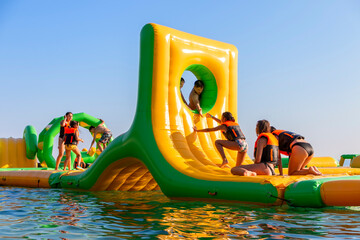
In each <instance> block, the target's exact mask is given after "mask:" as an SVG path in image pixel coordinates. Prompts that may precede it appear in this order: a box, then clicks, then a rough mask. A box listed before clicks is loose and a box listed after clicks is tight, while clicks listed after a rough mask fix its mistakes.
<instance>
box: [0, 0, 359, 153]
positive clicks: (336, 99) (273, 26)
mask: <svg viewBox="0 0 360 240" xmlns="http://www.w3.org/2000/svg"><path fill="white" fill-rule="evenodd" d="M149 22H154V23H158V24H161V25H165V26H168V27H172V28H175V29H178V30H181V31H184V32H189V33H192V34H196V35H200V36H203V37H207V38H211V39H215V40H218V41H223V42H227V43H231V44H233V45H235V46H236V47H237V48H238V50H239V56H238V57H239V67H238V70H239V79H238V81H239V89H238V91H239V95H238V109H239V119H238V122H239V123H240V125H241V127H242V129H243V131H244V133H245V135H246V136H247V139H248V142H249V144H250V146H251V151H252V149H253V147H252V146H253V144H254V141H255V139H256V136H255V130H254V129H255V125H256V121H257V120H259V119H268V120H269V121H270V122H271V123H272V125H274V126H276V127H278V128H279V129H286V130H292V131H295V132H298V133H300V134H302V135H304V136H305V137H306V138H307V139H308V141H309V142H310V143H312V145H313V146H314V148H315V152H316V155H317V156H332V157H335V158H337V159H338V158H339V156H340V155H341V154H342V153H360V127H359V122H360V120H359V119H360V111H359V108H360V27H359V25H360V2H359V1H343V0H338V1H333V0H326V1H325V0H320V1H250V0H249V1H111V0H106V1H68V0H65V1H46V0H33V1H26V0H21V1H17V0H1V1H0V83H1V88H0V109H1V116H2V117H1V120H0V137H2V138H4V137H5V138H7V137H21V136H22V132H23V129H24V127H25V126H26V125H29V124H30V125H33V126H34V127H35V128H36V129H37V131H38V132H40V131H41V130H42V129H43V128H44V127H45V126H46V125H47V124H48V123H49V122H50V121H51V119H52V118H54V117H58V116H61V115H63V114H64V113H65V112H67V111H72V112H74V113H76V112H86V113H88V114H90V115H93V116H96V117H101V118H103V119H104V120H105V121H106V123H107V125H108V126H109V127H110V128H111V130H112V131H113V133H114V135H116V136H117V135H120V134H121V133H123V132H125V131H127V129H128V128H129V127H130V124H131V123H132V121H133V117H134V113H135V107H136V101H137V86H138V66H139V34H140V30H141V28H142V26H143V25H145V24H146V23H149ZM185 76H187V75H185ZM189 79H190V78H189ZM185 95H187V93H185ZM82 134H83V135H87V134H88V133H87V132H86V131H85V130H83V132H82ZM85 138H87V137H85ZM87 145H88V143H87V144H86V146H87ZM250 156H252V153H250Z"/></svg>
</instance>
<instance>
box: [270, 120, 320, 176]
mask: <svg viewBox="0 0 360 240" xmlns="http://www.w3.org/2000/svg"><path fill="white" fill-rule="evenodd" d="M271 132H272V134H274V135H275V136H276V137H277V138H278V140H279V148H280V153H281V154H284V155H287V156H289V168H288V174H289V175H306V174H313V175H322V173H321V172H320V171H319V169H317V167H315V166H311V167H309V168H305V166H306V165H307V164H308V163H309V162H310V161H311V159H312V158H313V156H314V149H313V147H312V146H311V145H310V143H308V142H307V141H305V138H304V137H303V136H301V135H299V134H296V133H293V132H290V131H285V130H277V129H276V128H275V127H271Z"/></svg>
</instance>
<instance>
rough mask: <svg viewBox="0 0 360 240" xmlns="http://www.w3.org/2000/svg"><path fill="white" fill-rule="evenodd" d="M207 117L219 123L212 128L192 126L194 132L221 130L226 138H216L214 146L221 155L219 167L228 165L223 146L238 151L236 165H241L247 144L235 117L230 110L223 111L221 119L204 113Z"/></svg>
mask: <svg viewBox="0 0 360 240" xmlns="http://www.w3.org/2000/svg"><path fill="white" fill-rule="evenodd" d="M206 117H207V118H212V119H213V120H215V121H216V122H217V123H219V124H220V125H219V126H217V127H214V128H205V129H201V130H198V129H197V128H196V127H194V131H195V132H213V131H221V132H222V133H223V135H224V136H225V138H226V139H227V140H216V141H215V146H216V149H217V150H218V152H219V153H220V155H221V158H222V160H223V162H222V164H221V165H220V167H221V168H223V167H230V166H229V165H228V163H229V161H228V160H227V158H226V155H225V152H224V147H225V148H228V149H231V150H236V151H238V154H237V160H236V166H239V165H241V164H242V163H243V162H244V159H245V156H246V153H247V149H248V144H247V143H246V141H245V135H244V134H243V132H242V131H241V129H240V126H239V124H237V123H236V122H235V118H234V117H233V115H232V114H231V113H230V112H224V113H223V114H222V116H221V120H220V119H218V118H216V117H214V116H212V115H211V114H209V113H207V114H206Z"/></svg>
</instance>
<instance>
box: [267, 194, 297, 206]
mask: <svg viewBox="0 0 360 240" xmlns="http://www.w3.org/2000/svg"><path fill="white" fill-rule="evenodd" d="M268 197H269V198H276V199H279V200H281V201H282V202H281V204H280V206H282V205H283V204H284V202H286V203H287V204H288V205H289V206H291V205H292V203H291V200H288V199H285V198H281V197H276V196H274V195H272V193H271V192H268Z"/></svg>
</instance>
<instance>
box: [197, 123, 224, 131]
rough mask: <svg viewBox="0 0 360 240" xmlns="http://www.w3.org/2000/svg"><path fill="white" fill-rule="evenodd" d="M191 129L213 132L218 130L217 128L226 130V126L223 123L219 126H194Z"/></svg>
mask: <svg viewBox="0 0 360 240" xmlns="http://www.w3.org/2000/svg"><path fill="white" fill-rule="evenodd" d="M193 129H194V131H195V132H215V131H219V130H222V131H226V127H225V126H224V125H220V126H217V127H214V128H204V129H199V130H198V129H197V128H196V127H195V126H194V127H193Z"/></svg>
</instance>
